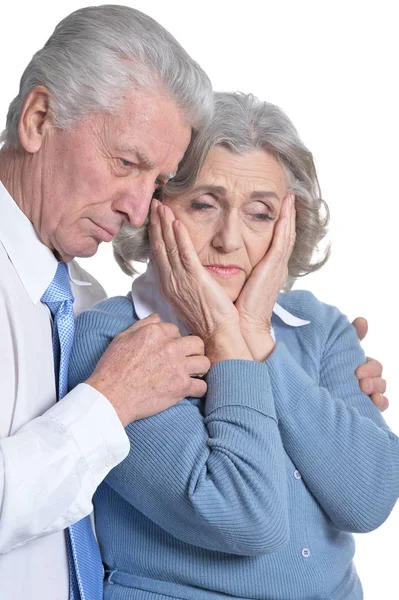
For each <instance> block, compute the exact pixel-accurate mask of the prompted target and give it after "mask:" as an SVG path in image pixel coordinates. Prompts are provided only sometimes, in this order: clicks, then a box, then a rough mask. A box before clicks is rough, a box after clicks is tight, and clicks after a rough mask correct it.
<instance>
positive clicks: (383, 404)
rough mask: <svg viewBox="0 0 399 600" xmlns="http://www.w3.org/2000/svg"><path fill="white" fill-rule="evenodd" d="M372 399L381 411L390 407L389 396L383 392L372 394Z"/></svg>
mask: <svg viewBox="0 0 399 600" xmlns="http://www.w3.org/2000/svg"><path fill="white" fill-rule="evenodd" d="M371 400H372V401H373V403H374V404H375V405H376V407H377V408H378V409H379V410H380V411H381V412H384V410H386V409H387V408H388V407H389V400H388V398H387V397H386V396H383V395H382V394H372V395H371Z"/></svg>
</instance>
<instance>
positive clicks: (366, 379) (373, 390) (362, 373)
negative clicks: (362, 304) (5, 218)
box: [352, 317, 389, 412]
mask: <svg viewBox="0 0 399 600" xmlns="http://www.w3.org/2000/svg"><path fill="white" fill-rule="evenodd" d="M352 325H353V327H354V328H355V329H356V333H357V337H358V338H359V340H360V341H362V340H363V339H364V338H365V337H366V335H367V330H368V323H367V319H364V318H363V317H357V318H356V319H355V320H354V321H353V322H352ZM382 370H383V367H382V364H381V363H380V362H378V360H376V359H375V358H369V357H367V362H365V363H364V364H363V365H360V367H358V368H357V369H356V373H355V374H356V377H357V378H358V380H359V385H360V389H361V390H362V392H364V393H365V394H367V395H368V396H370V398H371V400H372V401H373V402H374V404H375V405H376V407H377V408H378V409H379V410H380V411H381V412H383V411H384V410H386V409H387V408H388V406H389V402H388V398H387V397H386V396H384V394H385V391H386V388H387V384H386V381H385V379H383V378H382Z"/></svg>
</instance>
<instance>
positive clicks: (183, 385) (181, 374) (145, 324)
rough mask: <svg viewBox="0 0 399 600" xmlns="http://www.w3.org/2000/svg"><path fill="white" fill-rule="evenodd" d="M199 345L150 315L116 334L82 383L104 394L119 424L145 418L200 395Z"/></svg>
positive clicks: (202, 364) (203, 360)
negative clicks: (189, 397)
mask: <svg viewBox="0 0 399 600" xmlns="http://www.w3.org/2000/svg"><path fill="white" fill-rule="evenodd" d="M209 368H210V362H209V360H208V358H207V357H206V356H204V344H203V342H202V340H201V339H200V338H198V337H196V336H187V337H182V336H181V335H180V332H179V330H178V328H177V327H176V325H173V324H172V323H163V322H161V320H160V318H159V316H158V315H150V316H149V317H147V318H146V319H142V320H141V321H138V322H137V323H135V324H134V325H132V327H129V329H127V330H126V331H123V332H122V333H120V334H119V335H117V336H116V337H115V338H114V340H113V341H112V342H111V344H110V345H109V347H108V349H107V350H106V352H105V353H104V354H103V356H102V357H101V359H100V360H99V362H98V364H97V367H96V369H95V370H94V372H93V374H92V375H91V377H89V379H88V380H87V381H86V383H87V384H89V385H91V386H92V387H94V388H95V389H96V390H98V391H99V392H101V393H102V394H104V396H105V397H106V398H108V400H109V401H110V402H111V404H112V405H113V407H114V408H115V410H116V412H117V414H118V416H119V418H120V420H121V422H122V425H123V426H124V427H126V425H128V424H129V423H131V422H133V421H137V420H138V419H144V418H145V417H150V416H152V415H154V414H156V413H158V412H161V411H163V410H165V409H166V408H169V407H170V406H173V405H174V404H176V403H177V402H179V400H182V399H183V398H185V397H186V396H194V397H197V398H200V397H202V396H203V395H204V394H205V393H206V383H205V381H203V380H202V379H197V378H196V377H200V376H202V375H204V374H205V373H207V372H208V370H209Z"/></svg>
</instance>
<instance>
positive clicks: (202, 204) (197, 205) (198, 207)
mask: <svg viewBox="0 0 399 600" xmlns="http://www.w3.org/2000/svg"><path fill="white" fill-rule="evenodd" d="M191 207H192V208H195V209H196V210H207V209H209V208H213V205H212V204H207V203H206V202H192V203H191Z"/></svg>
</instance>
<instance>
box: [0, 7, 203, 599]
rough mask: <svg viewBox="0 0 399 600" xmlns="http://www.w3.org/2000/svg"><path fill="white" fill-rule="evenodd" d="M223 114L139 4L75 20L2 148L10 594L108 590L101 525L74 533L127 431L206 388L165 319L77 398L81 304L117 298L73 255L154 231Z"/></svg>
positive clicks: (3, 432)
mask: <svg viewBox="0 0 399 600" xmlns="http://www.w3.org/2000/svg"><path fill="white" fill-rule="evenodd" d="M211 112H212V90H211V85H210V82H209V80H208V78H207V76H206V75H205V73H204V72H203V71H202V70H201V69H200V68H199V66H198V65H197V64H196V63H195V62H194V61H193V60H192V59H191V58H190V57H189V56H188V55H187V54H186V52H185V51H184V50H183V49H182V48H181V47H180V45H179V44H178V43H177V42H176V40H175V39H174V38H173V37H172V36H171V35H170V34H169V33H168V32H167V31H165V30H164V29H163V28H162V27H161V26H160V25H158V24H157V23H156V22H155V21H153V20H152V19H150V18H149V17H147V16H146V15H143V14H141V13H140V12H138V11H136V10H133V9H131V8H126V7H119V6H102V7H92V8H87V9H83V10H80V11H77V12H76V13H74V14H72V15H70V16H69V17H67V18H66V19H65V20H64V21H62V22H61V23H60V24H59V25H58V26H57V27H56V29H55V31H54V33H53V35H52V36H51V38H50V39H49V40H48V42H47V43H46V45H45V46H44V48H42V49H41V50H40V51H39V52H37V54H36V55H35V56H34V57H33V58H32V60H31V62H30V63H29V65H28V67H27V68H26V70H25V72H24V74H23V76H22V80H21V87H20V92H19V94H18V96H17V97H16V98H15V100H14V101H13V102H12V104H11V106H10V109H9V113H8V119H7V127H6V130H5V132H4V134H3V141H4V145H3V147H2V149H1V151H0V180H1V182H2V184H0V242H1V243H0V273H1V282H0V331H1V337H0V356H1V362H0V370H1V371H0V397H1V402H2V407H1V416H0V437H1V444H0V451H1V461H0V498H1V500H0V502H1V518H0V552H1V554H2V556H1V558H0V598H2V599H4V600H6V599H7V600H11V598H12V599H13V600H28V598H29V600H34V599H37V600H39V599H40V600H67V598H68V594H69V587H70V590H71V598H72V597H73V598H75V599H78V598H82V600H83V599H85V600H86V599H87V600H89V599H90V600H91V599H94V598H96V599H98V600H99V599H100V598H101V597H102V566H101V561H100V557H99V552H98V548H97V547H96V544H95V540H94V537H93V533H92V531H91V528H90V523H89V522H88V519H87V518H86V519H83V521H80V522H79V523H77V524H76V525H74V524H75V523H76V522H77V521H79V520H80V519H82V518H83V517H85V516H86V515H88V514H89V513H90V512H91V510H92V504H91V500H92V495H93V493H94V491H95V489H96V487H97V486H98V484H99V483H100V482H101V481H102V480H103V478H104V477H105V476H106V474H107V473H108V471H109V470H110V469H111V468H112V467H113V466H114V465H116V464H117V463H118V462H120V461H121V460H123V458H125V456H126V454H127V452H128V450H129V444H128V440H127V436H126V434H125V432H124V426H126V425H127V424H128V423H130V422H131V421H133V420H135V419H140V418H143V417H147V416H149V415H152V414H154V413H156V412H159V411H161V410H164V409H165V408H167V407H169V406H171V405H172V404H174V403H176V402H177V401H178V400H180V399H181V398H183V397H184V396H187V395H189V396H190V395H192V396H202V395H203V394H204V393H205V391H206V384H205V382H204V381H203V380H201V379H199V378H198V377H196V376H198V375H202V374H204V373H205V372H206V371H207V370H208V368H209V361H208V359H207V358H206V357H204V355H203V344H202V341H201V340H199V339H198V338H196V337H189V338H182V337H180V335H179V333H178V330H177V328H176V327H175V326H174V325H171V324H166V323H160V321H159V318H158V317H157V316H150V317H149V318H148V319H147V320H146V321H145V322H143V323H142V325H143V326H142V327H139V328H137V327H132V328H131V329H130V330H128V331H127V332H125V334H123V335H122V336H120V337H119V339H117V340H115V343H114V344H113V345H112V347H111V348H110V351H109V352H108V353H107V354H106V356H104V357H103V359H102V360H101V362H100V364H99V365H98V368H97V370H96V372H95V373H94V374H93V376H92V377H91V378H90V380H89V381H88V382H87V383H85V384H83V385H81V386H78V388H76V389H75V390H73V391H72V392H70V393H68V394H66V391H67V390H66V389H65V382H66V380H67V378H66V370H67V366H68V354H69V350H70V345H71V341H72V340H73V310H72V302H73V297H74V298H75V312H76V311H80V310H82V309H84V308H87V307H88V306H90V305H91V304H92V303H93V302H95V301H97V300H99V299H101V298H102V297H103V295H104V294H103V291H102V288H101V287H100V286H99V285H98V284H97V283H96V282H95V281H93V280H92V279H91V277H90V276H89V275H88V274H87V273H85V272H84V271H83V270H82V269H80V268H79V266H78V265H77V264H75V263H74V262H73V261H72V259H73V257H75V256H91V255H93V254H94V253H95V252H96V251H97V248H98V245H99V243H100V242H101V241H110V240H111V239H112V237H113V236H114V235H115V234H116V233H117V232H118V231H119V230H120V228H121V226H122V225H123V224H124V223H130V224H131V225H134V226H138V225H141V224H142V223H143V221H144V219H145V217H146V215H147V213H148V209H149V204H150V201H151V198H152V195H153V193H154V189H155V188H156V187H158V186H160V185H162V184H164V183H165V182H166V181H167V180H168V179H169V178H170V177H172V176H173V173H174V172H175V171H176V170H177V167H178V164H179V162H180V160H181V158H182V157H183V154H184V152H185V150H186V147H187V145H188V143H189V141H190V138H191V135H192V132H195V131H196V130H199V129H200V128H202V127H203V126H204V125H206V123H207V121H208V119H209V117H210V115H211ZM70 261H72V262H70ZM67 263H68V266H67ZM71 288H72V292H71ZM52 321H53V333H52ZM53 351H54V360H53ZM138 374H139V376H138ZM138 381H140V384H139V385H138V383H137V382H138ZM133 382H135V383H134V386H133ZM65 394H66V395H65ZM64 395H65V397H63V396H64ZM57 397H58V399H59V401H58V403H57V404H56V400H57ZM69 526H72V527H70V529H69V530H67V535H65V533H64V530H65V529H66V528H68V527H69ZM67 550H68V551H69V552H67ZM68 555H69V556H68ZM68 562H69V565H68ZM68 566H69V568H68ZM68 572H69V573H70V576H69V575H68Z"/></svg>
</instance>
